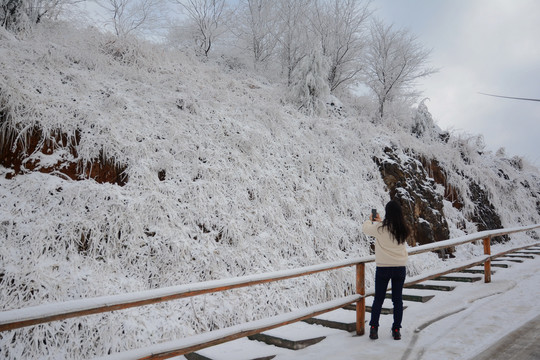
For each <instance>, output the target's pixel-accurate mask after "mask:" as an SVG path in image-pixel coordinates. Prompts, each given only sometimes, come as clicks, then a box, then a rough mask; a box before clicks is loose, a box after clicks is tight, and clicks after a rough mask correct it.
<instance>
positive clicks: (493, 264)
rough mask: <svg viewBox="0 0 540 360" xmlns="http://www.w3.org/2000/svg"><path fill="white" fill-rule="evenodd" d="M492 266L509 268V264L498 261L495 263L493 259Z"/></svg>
mask: <svg viewBox="0 0 540 360" xmlns="http://www.w3.org/2000/svg"><path fill="white" fill-rule="evenodd" d="M491 267H500V268H508V267H509V265H508V264H503V263H499V264H496V263H493V261H492V262H491Z"/></svg>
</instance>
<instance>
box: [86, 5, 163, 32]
mask: <svg viewBox="0 0 540 360" xmlns="http://www.w3.org/2000/svg"><path fill="white" fill-rule="evenodd" d="M96 3H97V4H98V5H100V6H101V7H102V8H104V9H105V10H106V11H107V13H108V14H109V15H110V20H109V22H110V23H111V24H112V26H113V28H114V32H115V34H116V36H118V37H126V36H128V35H129V34H132V33H135V32H139V31H142V30H143V29H144V28H145V27H146V26H149V25H150V24H152V23H154V22H156V21H157V20H158V17H159V11H160V0H96Z"/></svg>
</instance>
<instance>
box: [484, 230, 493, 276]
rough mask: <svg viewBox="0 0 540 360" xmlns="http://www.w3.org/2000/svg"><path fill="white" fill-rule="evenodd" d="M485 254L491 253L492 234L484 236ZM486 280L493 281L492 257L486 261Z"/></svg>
mask: <svg viewBox="0 0 540 360" xmlns="http://www.w3.org/2000/svg"><path fill="white" fill-rule="evenodd" d="M484 255H491V236H488V237H487V238H484ZM484 282H485V283H490V282H491V259H487V260H486V261H485V262H484Z"/></svg>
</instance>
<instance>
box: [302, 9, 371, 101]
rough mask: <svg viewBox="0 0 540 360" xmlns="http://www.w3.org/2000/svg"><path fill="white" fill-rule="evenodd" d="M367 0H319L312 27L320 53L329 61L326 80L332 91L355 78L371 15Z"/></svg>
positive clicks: (359, 69)
mask: <svg viewBox="0 0 540 360" xmlns="http://www.w3.org/2000/svg"><path fill="white" fill-rule="evenodd" d="M369 5H370V2H369V1H368V2H364V1H359V0H319V1H317V2H316V5H315V7H314V12H313V15H312V17H311V18H312V20H311V22H312V27H313V29H314V31H315V33H316V34H317V36H318V37H319V39H320V42H321V45H322V52H323V56H325V57H326V58H327V59H328V61H329V73H328V83H329V84H330V90H331V91H334V90H336V89H337V88H338V87H340V86H345V85H347V84H349V83H351V82H353V81H355V80H356V78H357V76H358V74H359V73H360V71H361V68H362V62H361V57H362V52H363V50H364V49H365V46H366V39H365V30H366V29H367V24H366V23H367V20H368V18H369V16H370V15H371V10H370V8H369Z"/></svg>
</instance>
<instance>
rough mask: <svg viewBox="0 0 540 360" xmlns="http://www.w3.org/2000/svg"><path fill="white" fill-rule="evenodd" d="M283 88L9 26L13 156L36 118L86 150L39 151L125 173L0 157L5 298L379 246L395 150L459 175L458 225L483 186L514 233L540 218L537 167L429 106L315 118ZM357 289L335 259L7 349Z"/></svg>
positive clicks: (5, 40)
mask: <svg viewBox="0 0 540 360" xmlns="http://www.w3.org/2000/svg"><path fill="white" fill-rule="evenodd" d="M287 95H288V92H287V91H285V89H284V86H283V85H282V84H279V83H278V84H276V83H272V82H270V81H268V80H266V79H265V78H263V77H260V76H256V75H253V74H251V73H250V72H249V71H247V70H245V69H243V68H240V69H231V67H229V66H227V64H225V63H224V62H214V61H208V60H207V61H204V62H201V61H200V60H199V59H198V58H196V57H193V56H190V55H187V54H186V53H184V52H180V51H175V50H170V49H165V48H163V47H160V46H158V45H149V44H145V43H142V42H135V41H133V42H130V41H128V40H127V39H117V38H113V37H109V36H107V35H103V34H100V33H99V32H97V31H93V30H79V29H75V28H72V27H70V26H68V25H66V24H62V23H55V24H53V25H50V24H49V25H47V24H44V25H41V26H39V27H37V28H36V29H35V30H34V31H31V32H29V33H28V34H27V35H25V36H19V37H15V36H13V35H12V34H11V33H8V32H7V31H5V30H3V28H2V27H0V141H2V142H3V144H2V146H0V148H3V145H4V144H5V143H7V142H8V140H9V141H11V140H12V139H16V141H15V142H16V143H17V142H22V143H24V142H25V141H26V139H27V137H26V135H27V134H28V133H29V132H30V131H32V129H34V128H36V127H38V128H39V129H41V131H42V132H43V134H44V135H43V143H45V142H46V141H47V139H49V140H48V141H52V140H51V139H53V138H54V136H53V135H54V134H57V133H62V134H65V135H66V136H67V137H68V138H69V139H71V140H73V143H76V152H75V154H74V153H71V152H69V151H66V150H65V147H63V146H62V145H61V144H55V145H54V146H53V148H54V149H55V150H54V151H53V152H52V153H49V152H47V154H45V153H43V152H42V151H40V150H38V151H36V152H35V153H33V154H30V153H29V154H25V155H24V157H25V158H26V159H29V160H28V161H30V160H32V161H33V162H34V163H37V164H38V165H41V166H43V167H47V166H50V165H52V164H58V163H64V162H65V163H68V162H70V161H80V164H82V165H81V166H85V165H84V164H91V163H92V161H94V160H95V159H98V158H100V157H101V158H106V159H108V161H109V162H112V163H114V164H117V165H118V166H121V167H123V168H125V175H127V178H128V181H127V183H126V184H125V186H119V185H116V184H111V183H98V182H96V181H95V180H92V179H81V180H79V181H75V180H72V179H70V178H69V177H67V176H65V175H64V174H63V173H62V172H60V171H56V172H52V173H46V172H39V171H26V172H25V171H23V172H22V173H21V174H17V175H14V170H13V169H10V168H6V167H3V166H0V200H1V201H0V245H1V246H0V304H1V306H2V310H8V309H17V308H23V307H27V306H32V305H38V304H46V303H52V302H61V301H67V300H72V299H79V298H86V297H94V296H100V295H112V294H121V293H125V292H131V291H138V290H145V289H153V288H157V287H163V286H170V285H177V284H186V283H191V282H198V281H203V280H211V279H222V278H226V277H233V276H239V275H245V274H254V273H261V272H266V271H273V270H283V269H289V268H295V267H300V266H305V265H313V264H318V263H322V262H328V261H336V260H341V259H345V258H350V257H357V256H363V255H367V254H369V239H367V238H366V237H365V236H364V235H363V234H362V233H361V223H362V222H363V221H364V219H366V218H367V216H368V215H369V214H370V210H371V208H373V207H375V208H378V209H383V207H384V204H385V203H386V201H388V200H389V195H388V192H387V190H386V189H385V185H384V182H383V180H382V178H381V175H380V172H379V169H378V168H377V166H376V164H375V162H374V161H373V157H374V156H382V155H383V151H384V148H385V147H387V146H390V147H395V148H396V149H398V151H399V153H401V156H402V157H403V158H406V157H415V156H423V157H425V158H428V159H432V158H435V159H437V160H438V161H439V163H440V164H441V167H442V168H444V169H445V170H446V171H447V175H448V179H447V182H448V183H450V184H452V186H453V187H454V188H456V189H457V191H458V193H459V194H460V196H461V201H462V203H463V205H464V206H463V208H462V209H460V210H458V209H456V208H454V207H452V205H451V203H450V202H449V201H446V200H445V204H444V211H445V214H444V215H445V217H446V219H447V221H448V223H449V225H450V233H451V236H452V237H454V236H459V235H462V234H464V233H466V232H474V231H476V227H475V224H473V223H471V222H470V221H469V220H468V219H469V215H470V213H471V212H473V211H474V207H475V204H474V203H473V202H472V201H471V200H470V194H469V192H470V189H469V182H470V180H472V181H474V182H475V183H477V184H479V185H480V186H481V187H482V188H483V189H484V190H485V191H486V192H487V194H488V195H489V200H490V201H491V203H492V204H493V206H494V207H495V209H496V212H497V213H498V214H499V215H500V217H501V220H502V223H503V226H518V225H529V224H533V223H540V215H539V209H538V199H537V198H535V196H538V195H539V194H540V180H539V179H540V174H539V171H538V169H536V168H534V167H532V166H531V165H530V164H528V163H527V162H526V161H524V160H522V159H520V158H511V159H508V158H506V157H505V156H504V154H501V153H499V154H493V153H491V152H489V151H487V150H486V149H485V148H484V145H483V143H482V140H481V137H477V136H464V135H455V134H447V137H448V138H447V141H445V140H443V139H441V137H444V136H443V135H444V134H442V132H441V131H440V129H438V128H437V127H436V125H434V124H433V120H432V119H431V116H430V114H429V112H428V110H427V108H426V106H425V104H424V103H422V104H421V106H420V107H419V111H418V112H417V111H416V110H415V109H409V108H404V107H395V108H390V107H388V108H387V109H385V112H386V114H387V119H388V120H387V121H385V122H382V123H381V122H377V123H376V124H374V123H373V122H372V119H373V114H374V113H373V111H368V110H366V109H368V108H370V106H360V105H359V104H360V103H363V104H365V103H366V100H365V99H356V100H354V99H350V98H348V99H344V100H343V103H341V102H339V101H337V99H333V100H332V104H333V105H331V104H330V101H328V103H327V104H326V109H325V111H324V112H322V113H320V114H316V115H310V116H308V115H306V112H305V111H302V109H298V104H297V103H296V102H294V101H291V99H289V98H287ZM376 107H377V106H376V105H375V106H371V108H376ZM414 129H416V130H414ZM418 129H421V130H418ZM413 130H414V131H413ZM10 139H11V140H10ZM38 149H42V147H39V146H38ZM88 166H89V165H88ZM23 170H24V169H23ZM38 170H39V166H38ZM83 173H84V172H83V171H81V174H83ZM438 190H439V191H441V193H442V192H443V191H444V189H443V188H442V186H440V188H438ZM535 237H536V238H537V235H536V233H535V232H532V233H530V234H528V235H525V234H522V235H515V236H513V237H512V241H513V242H514V243H516V242H524V243H526V242H532V241H533V238H535ZM500 246H504V245H500ZM481 251H482V250H481V249H480V248H477V247H476V246H474V245H470V246H463V247H461V248H460V249H458V251H457V255H458V257H460V258H466V257H468V256H472V255H474V254H478V253H480V252H481ZM436 266H442V264H441V261H440V260H439V259H438V257H437V256H436V255H434V254H424V255H419V256H414V257H412V258H411V260H410V265H409V274H410V275H416V274H419V273H421V272H422V271H424V270H426V269H428V268H429V269H433V268H434V267H436ZM372 273H373V267H368V274H367V282H368V284H367V285H368V286H370V285H371V279H372V276H371V275H372ZM353 291H354V274H353V269H350V270H342V271H335V272H332V273H330V274H320V275H313V276H310V277H305V278H300V279H296V280H288V281H284V282H279V283H274V284H268V285H258V286H256V287H254V288H251V289H242V290H234V291H229V292H225V293H221V294H218V295H206V296H200V297H197V298H192V299H188V300H177V301H172V302H169V303H164V304H159V305H151V306H146V307H141V308H136V309H131V310H126V311H118V312H114V313H110V314H103V315H91V316H86V317H84V318H76V319H70V320H66V321H58V322H52V323H49V324H44V325H39V326H33V327H28V328H23V329H20V330H16V331H8V332H4V333H2V334H0V352H1V353H2V355H3V357H4V358H9V359H22V358H41V359H46V358H50V359H58V358H72V359H75V358H77V359H79V358H91V357H93V356H98V355H105V354H107V353H109V352H117V351H121V350H125V349H130V348H136V347H141V346H144V345H148V344H152V343H156V342H160V341H165V340H170V339H174V338H179V337H182V336H186V335H189V334H194V333H198V332H201V331H205V330H211V329H215V328H221V327H224V326H229V325H233V324H237V323H241V322H244V321H249V320H255V319H260V318H263V317H265V316H269V315H274V314H277V313H282V312H286V311H290V310H291V309H295V308H301V307H303V306H306V305H308V304H309V305H310V304H316V303H320V302H322V301H326V300H330V299H333V298H335V297H341V296H345V295H349V294H351V293H353Z"/></svg>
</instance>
